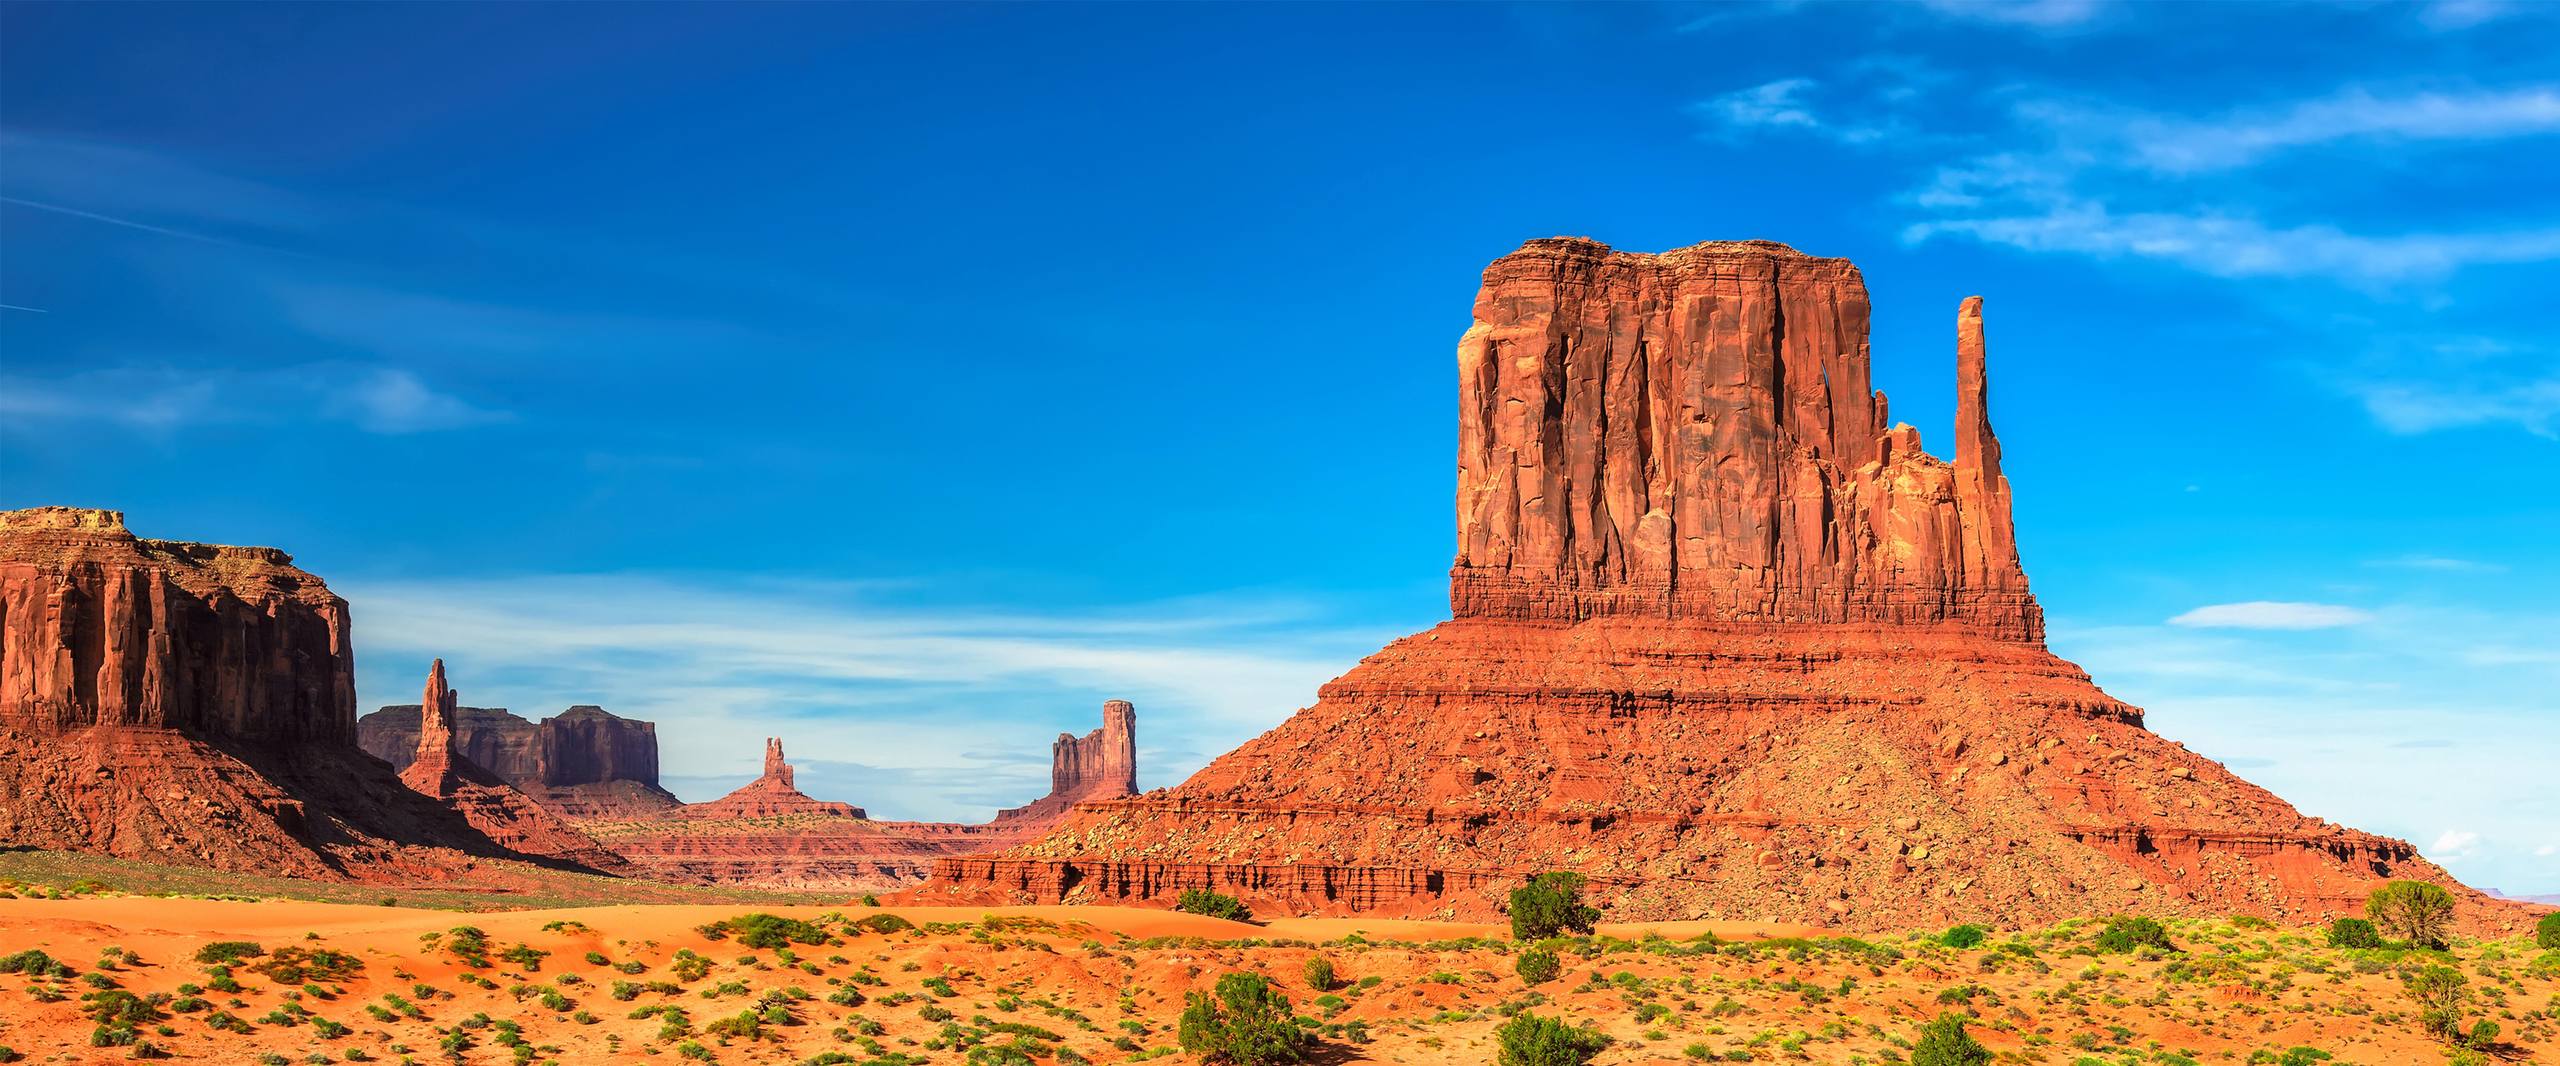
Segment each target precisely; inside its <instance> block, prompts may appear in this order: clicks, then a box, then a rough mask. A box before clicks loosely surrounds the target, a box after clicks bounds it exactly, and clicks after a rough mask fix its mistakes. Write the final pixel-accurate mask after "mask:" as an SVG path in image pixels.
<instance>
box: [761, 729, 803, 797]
mask: <svg viewBox="0 0 2560 1066" xmlns="http://www.w3.org/2000/svg"><path fill="white" fill-rule="evenodd" d="M764 779H765V780H767V781H778V782H781V784H782V787H784V788H795V787H798V786H795V785H793V784H792V783H791V764H790V763H787V762H784V761H782V738H781V737H766V738H764Z"/></svg>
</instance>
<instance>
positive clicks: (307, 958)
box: [249, 948, 364, 985]
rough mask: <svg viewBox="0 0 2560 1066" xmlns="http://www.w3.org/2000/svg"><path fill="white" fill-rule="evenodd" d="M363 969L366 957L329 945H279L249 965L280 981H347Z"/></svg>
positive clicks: (301, 982)
mask: <svg viewBox="0 0 2560 1066" xmlns="http://www.w3.org/2000/svg"><path fill="white" fill-rule="evenodd" d="M363 970H364V960H363V959H359V958H357V957H355V956H353V955H349V954H347V953H345V952H343V951H331V950H329V949H327V948H277V949H276V950H275V954H272V955H269V956H267V957H265V958H263V959H260V960H258V961H257V962H255V963H253V964H251V965H250V967H249V972H250V973H254V974H262V975H264V976H265V977H266V979H267V980H270V981H273V982H275V983H277V984H280V985H303V984H310V983H311V982H314V981H344V980H346V979H348V978H350V977H354V976H355V975H356V974H358V973H360V972H362V971H363Z"/></svg>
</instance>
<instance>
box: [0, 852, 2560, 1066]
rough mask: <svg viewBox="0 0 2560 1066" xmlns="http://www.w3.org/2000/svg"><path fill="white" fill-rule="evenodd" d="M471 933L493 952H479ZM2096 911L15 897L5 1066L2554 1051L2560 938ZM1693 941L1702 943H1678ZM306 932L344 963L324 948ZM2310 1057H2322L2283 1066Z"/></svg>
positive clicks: (2247, 1057) (1, 911) (2395, 1059)
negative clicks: (240, 949) (2475, 1032)
mask: <svg viewBox="0 0 2560 1066" xmlns="http://www.w3.org/2000/svg"><path fill="white" fill-rule="evenodd" d="M19 891H20V892H22V893H23V892H25V891H26V889H25V888H23V887H21V888H20V889H19ZM40 894H50V893H41V892H40ZM759 909H760V910H764V911H767V912H770V913H775V914H780V915H783V916H787V917H793V918H799V919H804V920H808V921H811V922H815V923H818V924H819V925H820V926H821V927H822V928H823V929H824V930H825V932H826V933H827V934H829V940H828V942H826V943H822V944H814V945H812V944H794V945H792V946H791V947H789V948H787V949H773V948H749V947H746V946H743V945H742V944H740V943H739V942H738V941H737V940H736V939H735V938H727V939H713V938H711V937H709V936H706V935H705V934H704V933H703V932H702V931H700V927H702V926H705V925H708V924H710V923H714V922H718V921H721V920H723V919H729V918H734V917H737V916H739V915H740V914H742V913H747V912H749V911H752V910H759ZM884 915H894V916H896V917H897V918H899V919H903V920H904V923H912V924H913V926H914V927H913V928H897V927H898V926H900V925H902V924H904V923H901V922H896V921H880V920H878V919H879V918H880V917H881V916H884ZM463 927H469V928H476V929H478V930H480V931H481V932H482V934H483V936H482V937H480V938H477V939H482V940H485V946H483V947H480V948H478V949H477V950H476V951H475V950H471V949H470V947H469V945H470V944H471V942H472V941H473V940H474V939H475V938H473V937H472V936H470V935H469V934H468V933H467V932H464V933H457V932H456V930H457V929H458V928H463ZM2095 929H2096V924H2095V923H2076V922H2075V923H2066V924H2064V925H2062V926H2058V927H2055V928H2052V929H2043V930H2034V931H2027V932H2015V933H2012V932H1995V933H1993V934H1992V936H1991V937H1990V938H1989V939H1987V940H1986V941H1984V942H1983V944H1982V945H1981V946H1979V947H1975V948H1970V949H1962V950H1959V949H1953V948H1947V947H1942V946H1939V945H1938V944H1937V943H1936V941H1935V940H1934V939H1932V938H1931V937H1930V936H1929V935H1927V934H1908V935H1905V934H1890V935H1878V936H1869V937H1866V938H1864V939H1859V940H1851V939H1844V938H1840V935H1839V934H1838V933H1837V932H1833V931H1817V930H1810V929H1799V928H1784V927H1754V926H1748V925H1738V924H1722V923H1718V924H1708V923H1690V922H1684V923H1670V924H1667V925H1660V926H1651V927H1645V926H1603V927H1602V929H1601V931H1600V933H1601V935H1600V936H1598V937H1595V938H1578V939H1575V940H1572V941H1569V942H1566V944H1565V945H1564V946H1563V947H1564V950H1563V951H1562V955H1563V962H1564V972H1563V976H1562V977H1561V978H1559V979H1556V980H1553V981H1549V982H1546V983H1543V984H1539V985H1536V986H1530V985H1526V984H1524V983H1523V982H1522V980H1521V979H1520V978H1519V977H1518V976H1515V974H1514V969H1513V963H1514V959H1515V955H1514V952H1515V950H1516V946H1515V945H1513V944H1511V943H1509V942H1508V941H1506V940H1504V939H1501V938H1502V937H1503V936H1504V934H1505V932H1506V931H1505V930H1503V929H1499V928H1496V927H1492V926H1479V925H1467V924H1460V923H1449V922H1407V921H1383V920H1366V919H1340V918H1327V919H1285V918H1284V919H1279V920H1274V921H1271V922H1268V923H1265V924H1253V925H1248V924H1241V923H1236V922H1227V921H1220V920H1216V919H1210V918H1203V917H1197V916H1193V915H1186V914H1176V913H1171V912H1166V911H1156V910H1135V909H1119V908H1105V907H1012V908H995V909H981V908H948V907H946V908H936V907H885V908H870V907H862V906H858V905H848V906H844V907H840V908H825V907H808V906H800V907H763V908H755V907H749V906H744V905H740V904H735V903H728V904H707V905H617V906H599V907H580V908H568V909H550V910H522V911H509V912H490V913H458V912H453V911H437V910H424V909H416V908H407V907H383V906H365V905H349V904H339V903H318V902H302V901H285V900H261V901H244V900H212V899H191V898H160V897H152V896H117V895H107V896H79V897H76V898H63V899H52V898H24V897H23V896H21V897H20V898H0V956H9V955H13V954H16V953H20V952H25V951H28V950H37V951H42V952H44V953H45V955H46V956H48V957H49V958H51V959H53V960H56V961H57V962H59V963H60V964H62V965H63V967H64V968H66V969H67V970H69V971H71V972H70V973H69V974H68V975H55V976H46V977H35V976H30V975H29V974H27V973H23V972H22V973H15V974H0V1046H5V1047H8V1048H10V1049H13V1050H14V1052H15V1053H16V1054H17V1055H20V1056H23V1060H22V1061H26V1062H47V1063H73V1062H77V1063H87V1062H104V1061H121V1060H124V1059H127V1058H129V1057H131V1056H133V1055H134V1047H133V1046H104V1047H97V1046H92V1034H93V1032H94V1031H95V1030H96V1029H97V1028H98V1027H97V1025H96V1024H95V1023H94V1022H93V1021H92V1019H91V1017H90V1016H89V1014H88V1012H87V1011H86V1010H84V1006H83V1002H84V1001H83V996H84V995H92V994H97V993H100V992H102V991H105V990H106V989H108V988H113V989H116V990H122V991H126V992H131V993H136V994H140V995H142V996H144V997H146V999H147V998H148V997H150V995H151V994H152V993H167V994H168V995H169V997H170V998H169V999H168V1000H167V1001H166V1002H163V1003H160V1004H158V1005H157V1006H156V1007H153V1008H151V1009H150V1010H149V1011H148V1012H146V1013H147V1014H148V1015H158V1017H146V1018H145V1019H143V1020H141V1021H140V1022H139V1024H138V1025H137V1026H136V1029H135V1036H136V1038H137V1039H138V1040H139V1041H141V1042H143V1043H147V1044H148V1045H150V1046H151V1047H152V1048H154V1049H156V1050H158V1051H161V1052H165V1053H166V1054H168V1055H169V1056H172V1057H174V1058H177V1059H183V1060H195V1061H206V1062H220V1063H257V1062H262V1061H263V1062H269V1063H285V1062H293V1063H300V1062H338V1061H380V1062H400V1061H403V1060H404V1059H414V1060H415V1061H418V1062H422V1063H424V1062H453V1061H458V1062H467V1063H509V1062H559V1063H600V1062H608V1061H626V1060H630V1059H634V1058H642V1059H646V1058H651V1057H655V1058H657V1059H659V1060H660V1061H668V1062H690V1061H710V1062H721V1063H802V1062H808V1061H811V1060H813V1059H815V1060H817V1061H820V1062H836V1063H872V1062H879V1063H887V1064H904V1063H916V1062H931V1063H964V1062H1026V1063H1061V1064H1070V1066H1071V1064H1073V1063H1075V1062H1078V1061H1091V1062H1098V1063H1099V1062H1127V1061H1135V1060H1138V1059H1142V1058H1151V1057H1156V1056H1159V1055H1163V1056H1170V1057H1171V1058H1173V1059H1174V1060H1175V1061H1188V1060H1187V1059H1185V1058H1183V1057H1182V1056H1181V1055H1180V1054H1179V1053H1178V1052H1175V1051H1172V1050H1170V1049H1171V1048H1173V1046H1174V1044H1175V1032H1174V1030H1175V1021H1176V1018H1177V1016H1178V1015H1179V1013H1180V1011H1181V1009H1182V1004H1183V997H1184V994H1185V993H1187V992H1190V991H1193V990H1195V989H1205V988H1207V987H1208V986H1210V985H1211V984H1213V983H1214V982H1215V981H1216V980H1217V978H1218V977H1219V976H1220V975H1222V974H1225V973H1229V972H1233V971H1256V972H1260V973H1263V974H1266V975H1268V976H1270V977H1271V978H1273V979H1274V980H1275V981H1276V982H1277V983H1278V984H1280V985H1281V986H1282V988H1283V989H1284V991H1285V992H1286V994H1287V995H1288V996H1289V998H1290V999H1291V1000H1292V1001H1293V1003H1294V1004H1295V1006H1296V1009H1297V1010H1298V1012H1299V1013H1301V1014H1302V1015H1304V1016H1306V1017H1308V1018H1310V1019H1313V1020H1314V1022H1313V1024H1315V1025H1316V1026H1317V1028H1318V1030H1319V1032H1320V1033H1321V1034H1322V1038H1321V1043H1320V1044H1319V1046H1318V1049H1317V1052H1316V1054H1315V1056H1314V1059H1313V1061H1316V1062H1401V1063H1489V1062H1492V1061H1493V1058H1494V1053H1493V1047H1494V1036H1493V1033H1494V1029H1495V1028H1496V1027H1497V1026H1498V1025H1500V1024H1501V1023H1502V1021H1503V1020H1504V1019H1505V1017H1506V1016H1507V1015H1508V1014H1510V1013H1512V1012H1516V1011H1518V1010H1522V1009H1527V1010H1533V1011H1535V1012H1537V1013H1541V1014H1547V1015H1553V1016H1560V1017H1562V1018H1565V1019H1567V1020H1569V1021H1571V1022H1574V1023H1576V1024H1585V1023H1587V1024H1589V1025H1591V1026H1594V1027H1597V1028H1598V1029H1600V1030H1602V1031H1604V1032H1606V1033H1608V1034H1609V1035H1610V1036H1612V1037H1614V1038H1615V1039H1616V1043H1615V1044H1613V1045H1612V1046H1611V1047H1610V1048H1609V1049H1608V1050H1607V1051H1605V1052H1603V1053H1602V1054H1601V1056H1600V1057H1599V1059H1598V1060H1597V1061H1599V1062H1601V1063H1644V1062H1685V1061H1693V1060H1716V1061H1735V1062H1740V1061H1756V1062H1817V1063H1859V1062H1870V1063H1883V1062H1897V1061H1901V1060H1902V1059H1904V1058H1905V1057H1907V1056H1906V1054H1905V1051H1904V1049H1905V1048H1907V1047H1908V1043H1909V1041H1910V1039H1911V1038H1912V1035H1913V1033H1914V1032H1915V1030H1916V1029H1917V1028H1918V1027H1919V1025H1920V1024H1921V1022H1923V1021H1925V1020H1926V1019H1928V1018H1932V1017H1935V1016H1937V1015H1938V1014H1939V1013H1941V1012H1943V1011H1950V1010H1962V1011H1969V1012H1970V1013H1971V1014H1973V1015H1974V1016H1976V1017H1977V1018H1978V1019H1979V1021H1978V1022H1977V1023H1976V1024H1975V1025H1974V1026H1973V1030H1974V1033H1975V1035H1976V1036H1977V1037H1979V1038H1980V1039H1981V1040H1982V1041H1983V1042H1984V1043H1986V1044H1988V1045H1989V1046H1990V1047H1992V1048H1993V1049H1995V1050H1997V1051H2000V1052H2003V1053H2004V1055H2003V1059H2004V1061H2016V1062H2042V1063H2057V1064H2065V1066H2088V1064H2096V1066H2118V1064H2143V1063H2172V1064H2174V1063H2217V1062H2237V1063H2247V1062H2284V1063H2289V1064H2298V1066H2312V1064H2316V1063H2320V1062H2324V1061H2325V1062H2329V1063H2357V1064H2365V1066H2377V1064H2396V1063H2440V1062H2445V1061H2446V1060H2447V1052H2446V1050H2445V1049H2444V1048H2443V1047H2442V1046H2441V1045H2438V1044H2435V1043H2433V1042H2431V1041H2429V1040H2427V1039H2425V1038H2424V1037H2422V1036H2421V1035H2419V1034H2418V1032H2417V1031H2416V1027H2415V1022H2414V1014H2415V1012H2414V1009H2413V1007H2412V1006H2411V1004H2410V1001H2409V1000H2408V998H2407V997H2406V996H2405V995H2404V994H2403V992H2402V990H2401V984H2400V982H2399V980H2398V979H2397V977H2396V974H2397V973H2399V972H2400V971H2402V970H2404V969H2407V968H2410V967H2413V966H2416V965H2419V964H2422V963H2425V962H2430V961H2438V962H2442V961H2451V962H2453V964H2455V965H2457V966H2458V967H2459V968H2460V970H2461V971H2462V972H2463V973H2464V974H2465V975H2466V976H2467V977H2468V978H2469V985H2468V987H2469V989H2470V990H2471V992H2472V994H2473V995H2472V1016H2474V1017H2485V1018H2489V1019H2491V1020H2494V1021H2497V1022H2498V1023H2499V1025H2500V1026H2501V1027H2502V1036H2503V1040H2504V1044H2503V1045H2502V1046H2501V1047H2500V1048H2499V1049H2498V1053H2497V1055H2496V1057H2497V1058H2499V1059H2502V1060H2504V1061H2507V1062H2542V1063H2552V1062H2560V1025H2555V1023H2554V1021H2553V1016H2554V1015H2555V1014H2560V954H2552V955H2546V954H2545V953H2542V952H2539V951H2537V950H2535V949H2533V948H2532V946H2531V945H2530V944H2529V943H2528V942H2525V941H2521V940H2513V941H2503V942H2487V943H2466V944H2464V945H2462V946H2461V947H2460V948H2459V949H2457V950H2456V951H2455V952H2453V953H2452V955H2451V958H2450V959H2447V958H2445V957H2443V956H2434V955H2427V954H2420V953H2409V952H2399V951H2364V952H2350V951H2338V950H2332V949H2329V948H2326V947H2322V946H2317V945H2318V944H2319V942H2320V938H2319V937H2318V936H2317V935H2316V934H2314V933H2312V932H2309V931H2302V930H2282V929H2269V928H2255V927H2251V928H2244V927H2240V926H2235V925H2233V924H2231V923H2223V922H2173V923H2171V931H2172V936H2173V939H2174V940H2175V942H2176V943H2177V945H2178V946H2179V947H2180V948H2181V949H2182V950H2180V951H2179V952H2178V953H2176V954H2171V955H2166V956H2158V957H2148V956H2138V955H2122V954H2117V955H2101V954H2096V953H2095V951H2094V948H2093V947H2092V946H2091V940H2092V939H2093V934H2094V932H2095ZM1702 934H1713V936H1714V937H1716V938H1718V939H1716V940H1695V939H1690V938H1696V937H1700V936H1701V935H1702ZM218 941H247V942H253V943H255V944H256V945H258V947H259V950H261V951H262V952H264V954H263V955H259V956H254V957H246V958H242V959H240V960H239V961H238V962H237V963H235V964H233V965H232V966H230V967H229V968H228V970H227V971H224V970H223V969H222V968H220V967H212V966H208V965H206V964H204V963H200V962H198V961H196V959H197V955H198V953H199V952H200V951H201V950H203V949H204V948H205V947H206V946H207V945H209V944H213V943H215V942H218ZM458 948H459V949H461V950H457V949H458ZM111 949H121V951H112V950H111ZM288 949H299V951H300V953H301V954H300V955H297V954H296V953H295V952H293V951H289V950H288ZM320 951H325V952H330V953H337V957H335V958H333V957H332V956H328V955H322V956H318V957H317V958H314V957H311V955H310V953H312V952H320ZM1319 955H1321V956H1323V957H1325V958H1326V959H1328V960H1330V961H1331V962H1332V964H1333V966H1334V967H1335V970H1336V973H1337V984H1336V985H1335V986H1334V987H1332V988H1330V989H1316V988H1311V987H1309V986H1308V980H1307V977H1306V964H1307V960H1308V959H1309V958H1311V957H1314V956H1319ZM2537 959H2539V960H2540V961H2539V962H2537V961H2536V960H2537ZM279 960H281V961H287V962H297V963H300V964H302V965H304V966H306V967H308V968H310V969H312V970H313V971H315V972H308V973H300V974H297V973H293V972H291V971H290V970H287V969H283V968H279V967H276V966H274V965H272V964H273V963H275V962H277V961H279ZM483 962H485V965H483V964H481V963H483ZM333 963H334V965H335V966H336V972H329V969H330V967H331V966H332V964H333ZM0 968H5V963H0ZM261 968H264V969H265V970H266V971H268V972H260V971H261ZM224 972H227V974H228V977H227V979H226V978H218V977H217V976H216V974H217V973H224ZM279 978H281V979H279ZM91 1002H93V1003H94V1002H96V1001H95V1000H93V1001H91ZM2297 1048H2309V1049H2316V1050H2317V1051H2320V1052H2325V1053H2327V1054H2328V1055H2331V1056H2334V1058H2332V1059H2325V1060H2324V1059H2318V1058H2314V1057H2310V1056H2308V1055H2307V1054H2305V1053H2300V1052H2295V1053H2294V1055H2293V1057H2292V1058H2285V1057H2283V1056H2285V1055H2286V1053H2288V1052H2292V1051H2293V1049H2297ZM827 1052H837V1053H841V1054H842V1055H843V1056H845V1057H842V1058H820V1056H822V1055H824V1054H825V1053H827ZM1017 1053H1018V1054H1017ZM7 1058H8V1057H7V1056H6V1055H0V1061H7Z"/></svg>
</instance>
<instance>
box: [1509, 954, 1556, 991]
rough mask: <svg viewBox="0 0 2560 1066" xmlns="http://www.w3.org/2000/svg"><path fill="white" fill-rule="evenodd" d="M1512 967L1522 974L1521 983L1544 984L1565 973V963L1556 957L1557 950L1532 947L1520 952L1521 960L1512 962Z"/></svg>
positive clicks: (1514, 970)
mask: <svg viewBox="0 0 2560 1066" xmlns="http://www.w3.org/2000/svg"><path fill="white" fill-rule="evenodd" d="M1511 969H1512V972H1514V973H1517V974H1519V975H1520V983H1522V984H1530V985H1542V984H1545V983H1547V982H1549V981H1553V980H1555V979H1556V975H1558V974H1561V973H1563V972H1564V963H1563V962H1562V961H1561V960H1559V959H1557V958H1556V953H1555V952H1552V951H1546V950H1543V949H1540V948H1530V949H1529V950H1527V951H1523V952H1521V953H1520V960H1519V961H1518V962H1514V963H1512V964H1511Z"/></svg>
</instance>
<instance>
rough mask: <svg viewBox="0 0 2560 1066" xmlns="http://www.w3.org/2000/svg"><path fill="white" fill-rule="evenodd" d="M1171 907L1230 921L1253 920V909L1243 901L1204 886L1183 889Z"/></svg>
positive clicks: (1184, 911)
mask: <svg viewBox="0 0 2560 1066" xmlns="http://www.w3.org/2000/svg"><path fill="white" fill-rule="evenodd" d="M1173 909H1175V910H1178V911H1181V912H1183V913H1185V914H1199V915H1205V916H1207V917H1211V918H1224V919H1226V920H1228V921H1230V922H1250V921H1252V920H1253V911H1252V910H1251V909H1249V908H1247V907H1246V906H1245V905H1244V901H1242V900H1239V899H1237V898H1235V897H1234V896H1229V895H1225V894H1223V893H1218V892H1211V891H1209V890H1208V889H1205V888H1186V889H1183V890H1182V895H1180V896H1178V897H1175V899H1174V901H1173Z"/></svg>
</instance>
